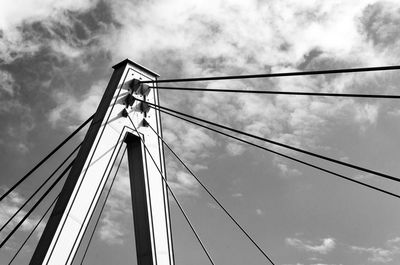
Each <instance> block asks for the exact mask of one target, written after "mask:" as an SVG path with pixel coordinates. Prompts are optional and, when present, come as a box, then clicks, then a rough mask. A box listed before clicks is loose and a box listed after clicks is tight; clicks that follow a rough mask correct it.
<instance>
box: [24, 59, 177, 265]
mask: <svg viewBox="0 0 400 265" xmlns="http://www.w3.org/2000/svg"><path fill="white" fill-rule="evenodd" d="M113 68H114V73H113V74H112V76H111V79H110V82H109V84H108V86H107V89H106V91H105V93H104V95H103V97H102V99H101V102H100V104H99V107H98V109H97V111H96V113H95V115H94V118H93V121H92V123H91V125H90V127H89V130H88V132H87V134H86V136H85V139H84V142H83V144H82V147H81V149H80V151H79V153H78V155H77V157H76V159H75V162H74V165H73V167H72V169H71V171H70V173H69V175H68V178H67V180H66V182H65V184H64V187H63V189H62V192H61V195H60V197H59V199H58V201H57V203H56V205H55V207H54V210H53V212H52V214H51V216H50V219H49V221H48V223H47V225H46V227H45V230H44V232H43V234H42V236H41V238H40V240H39V243H38V246H37V248H36V250H35V252H34V255H33V257H32V259H31V262H30V264H51V265H60V264H71V263H72V260H73V258H74V256H75V254H76V253H77V250H78V246H79V245H80V242H81V240H82V238H83V236H84V233H85V231H86V228H87V226H88V224H89V220H90V217H91V216H92V214H93V212H94V210H95V207H96V204H97V202H98V200H99V198H100V195H101V192H102V190H103V189H104V186H105V184H106V182H107V180H108V178H109V175H110V172H111V169H112V166H113V164H114V161H115V159H116V157H117V154H118V151H119V149H120V148H121V146H122V145H123V144H124V141H125V140H126V139H127V136H128V135H136V137H139V135H138V134H137V132H136V130H135V129H134V128H133V126H132V124H131V122H130V120H129V119H128V118H127V117H126V116H125V114H126V112H125V111H124V110H127V112H128V115H129V116H130V118H131V120H132V121H133V123H134V124H135V126H136V128H138V131H139V134H140V137H142V139H144V141H145V143H146V146H147V148H148V149H149V151H150V152H151V154H152V156H153V157H154V158H155V160H156V163H157V165H154V163H153V161H152V159H151V158H150V156H149V154H148V153H147V152H142V156H141V157H135V158H136V163H135V165H136V167H138V164H137V163H138V161H141V162H140V163H141V165H142V172H143V174H142V176H140V177H141V178H143V181H144V182H143V185H144V186H141V187H139V186H132V187H131V193H132V198H134V197H135V196H137V193H138V192H139V191H137V189H141V190H140V192H142V195H143V196H144V197H145V198H146V200H145V202H146V204H145V206H144V208H145V210H146V212H147V213H148V214H147V216H146V215H142V214H138V213H137V211H136V212H135V211H134V215H135V216H134V219H135V221H136V222H139V221H138V220H140V221H141V222H143V223H144V224H147V225H146V226H145V227H147V228H146V229H148V231H147V232H148V235H149V241H148V242H146V244H147V245H148V246H149V247H150V248H151V255H150V257H151V258H148V259H146V262H145V263H139V264H146V265H150V264H158V265H164V264H165V265H173V264H174V260H173V250H172V240H171V230H170V219H169V208H168V198H167V192H166V186H165V183H164V182H163V180H162V177H161V176H160V174H159V171H158V169H157V167H159V168H160V169H161V170H162V172H164V171H165V164H164V154H163V147H162V143H161V142H160V140H159V139H158V137H157V135H155V134H154V133H153V132H152V131H151V129H149V128H146V127H143V126H142V125H143V123H142V121H143V119H144V118H146V120H147V122H149V123H150V124H151V126H152V127H153V128H157V130H158V133H160V134H161V122H160V113H159V112H158V111H156V110H154V109H148V108H146V107H145V106H144V104H142V103H140V102H138V101H136V102H135V101H134V100H132V97H131V96H130V95H131V93H135V95H134V96H135V97H137V98H140V99H142V100H144V101H148V102H151V103H154V104H158V93H157V90H156V89H148V88H146V87H143V86H140V85H139V84H138V80H143V81H148V80H156V78H157V77H158V75H157V74H155V73H154V72H152V71H150V70H148V69H146V68H144V67H143V66H140V65H138V64H136V63H134V62H132V61H130V60H124V61H122V62H121V63H119V64H117V65H115V66H114V67H113ZM89 114H90V113H88V115H89ZM137 139H139V138H137ZM139 140H140V139H139ZM128 150H129V144H128ZM130 153H131V155H129V157H128V159H129V160H130V171H131V173H130V177H131V185H135V182H134V181H133V180H132V177H137V176H134V174H132V171H135V172H136V168H132V166H133V164H132V160H133V157H132V152H130ZM139 171H140V170H139ZM135 190H136V191H135ZM136 234H137V232H136ZM135 236H137V235H135ZM136 239H137V240H136V244H142V243H144V241H143V242H140V241H139V242H138V238H137V237H136ZM138 255H139V253H138ZM138 258H139V256H138ZM138 262H139V259H138Z"/></svg>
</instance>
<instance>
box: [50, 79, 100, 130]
mask: <svg viewBox="0 0 400 265" xmlns="http://www.w3.org/2000/svg"><path fill="white" fill-rule="evenodd" d="M105 87H106V83H105V82H103V81H99V82H97V83H96V84H94V85H93V86H92V87H91V88H90V89H89V90H88V91H87V92H86V93H85V94H84V95H82V96H81V97H80V98H76V97H75V96H73V95H71V94H69V93H64V92H60V91H55V92H54V95H53V97H54V98H55V100H56V102H57V103H58V104H57V106H56V107H55V108H54V109H52V110H51V111H50V114H49V116H48V119H49V121H50V123H51V124H52V125H53V126H66V125H67V126H68V128H70V129H71V130H73V129H75V128H76V126H77V124H78V125H79V124H80V123H82V122H83V121H85V120H86V119H88V118H89V117H90V116H91V115H92V114H93V113H94V112H95V111H96V109H97V107H98V105H99V103H100V99H101V96H102V93H103V91H104V89H105Z"/></svg>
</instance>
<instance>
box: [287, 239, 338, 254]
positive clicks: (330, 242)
mask: <svg viewBox="0 0 400 265" xmlns="http://www.w3.org/2000/svg"><path fill="white" fill-rule="evenodd" d="M285 241H286V244H288V245H289V246H292V247H295V248H298V249H300V250H304V251H307V252H312V253H318V254H322V255H325V254H328V253H329V252H331V251H332V250H334V249H335V247H336V242H335V239H334V238H330V237H328V238H324V239H321V240H319V241H320V242H321V243H320V244H315V243H314V244H313V242H311V241H309V240H307V241H303V240H301V239H298V238H290V237H289V238H286V240H285Z"/></svg>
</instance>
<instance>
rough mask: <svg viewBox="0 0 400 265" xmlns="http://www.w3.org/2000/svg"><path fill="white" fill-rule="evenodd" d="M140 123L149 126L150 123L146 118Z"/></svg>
mask: <svg viewBox="0 0 400 265" xmlns="http://www.w3.org/2000/svg"><path fill="white" fill-rule="evenodd" d="M142 125H143V127H149V125H150V124H149V122H148V121H147V120H146V119H143V121H142Z"/></svg>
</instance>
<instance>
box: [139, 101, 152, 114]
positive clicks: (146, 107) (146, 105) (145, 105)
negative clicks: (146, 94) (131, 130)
mask: <svg viewBox="0 0 400 265" xmlns="http://www.w3.org/2000/svg"><path fill="white" fill-rule="evenodd" d="M139 109H140V111H141V112H144V113H147V112H149V110H150V105H149V103H147V102H145V101H141V102H140V104H139Z"/></svg>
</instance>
